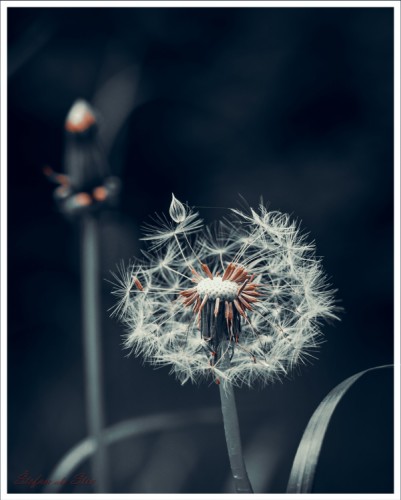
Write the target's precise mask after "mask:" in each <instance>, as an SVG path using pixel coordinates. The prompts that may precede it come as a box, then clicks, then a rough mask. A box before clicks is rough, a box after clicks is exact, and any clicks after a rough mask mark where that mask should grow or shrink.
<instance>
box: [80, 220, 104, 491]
mask: <svg viewBox="0 0 401 500" xmlns="http://www.w3.org/2000/svg"><path fill="white" fill-rule="evenodd" d="M81 265H82V305H83V329H84V355H85V378H86V411H87V425H88V433H89V437H90V438H92V439H93V442H94V443H95V446H96V451H95V453H94V455H93V458H92V474H93V479H94V480H95V483H94V488H95V491H96V493H106V492H107V491H108V486H109V485H108V483H109V481H108V467H107V454H106V451H107V450H106V445H105V442H104V437H103V435H102V431H103V428H104V414H103V397H102V376H101V373H102V363H101V348H100V333H101V328H100V306H99V304H100V294H99V291H100V283H99V279H100V276H99V228H98V221H97V220H96V218H95V216H93V215H91V214H85V215H84V216H83V220H82V256H81Z"/></svg>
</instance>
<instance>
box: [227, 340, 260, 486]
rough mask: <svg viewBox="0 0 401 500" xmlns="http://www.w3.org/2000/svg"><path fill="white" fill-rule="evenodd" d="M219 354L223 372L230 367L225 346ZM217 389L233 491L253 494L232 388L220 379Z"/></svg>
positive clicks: (228, 383)
mask: <svg viewBox="0 0 401 500" xmlns="http://www.w3.org/2000/svg"><path fill="white" fill-rule="evenodd" d="M221 352H222V358H221V360H220V368H221V369H222V370H224V369H226V368H228V367H229V366H230V357H229V352H228V349H227V348H226V346H225V345H222V346H221ZM219 389H220V399H221V412H222V414H223V423H224V433H225V436H226V443H227V451H228V457H229V459H230V466H231V472H232V475H233V478H234V486H235V490H236V492H237V493H253V490H252V486H251V483H250V481H249V478H248V473H247V471H246V468H245V462H244V458H243V455H242V446H241V436H240V429H239V422H238V414H237V407H236V404H235V396H234V388H233V386H232V385H231V383H230V382H228V381H227V380H224V379H223V378H222V380H220V385H219Z"/></svg>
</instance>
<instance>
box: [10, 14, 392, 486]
mask: <svg viewBox="0 0 401 500" xmlns="http://www.w3.org/2000/svg"><path fill="white" fill-rule="evenodd" d="M8 44H9V45H8V65H9V80H8V162H9V163H8V256H9V261H8V265H9V271H8V276H9V281H8V304H9V311H8V323H9V333H8V334H9V343H8V347H9V352H8V418H9V420H8V422H9V442H8V444H9V449H8V453H9V462H8V471H9V484H8V488H9V492H13V493H17V492H20V493H38V492H40V487H36V488H31V487H29V486H27V485H18V484H15V483H16V479H17V477H18V476H19V475H20V474H22V473H23V472H24V471H29V473H30V475H31V476H32V477H34V478H35V477H38V476H41V477H42V478H46V477H48V476H49V474H50V472H51V470H52V469H53V467H54V466H55V464H56V463H57V462H58V461H59V460H60V459H61V457H62V456H63V455H64V454H65V453H66V452H67V451H68V450H69V449H70V448H71V447H72V446H74V445H75V444H76V443H77V442H78V441H79V440H81V439H83V438H85V436H86V435H87V430H86V419H85V393H84V390H85V389H84V371H83V346H82V328H81V306H80V266H79V263H80V260H79V231H78V227H77V226H76V225H74V224H73V223H70V222H68V221H66V220H65V218H63V216H62V215H61V214H60V213H58V212H57V209H56V207H55V204H54V202H53V197H52V193H53V189H54V187H53V186H52V185H51V184H50V183H49V182H48V181H47V180H46V179H45V178H44V176H43V173H42V168H43V167H44V166H45V165H50V166H51V167H53V168H54V169H55V170H56V171H60V170H62V168H63V167H62V162H63V154H64V131H63V126H64V120H65V117H66V114H67V112H68V110H69V108H70V107H71V105H72V104H73V102H74V101H75V100H76V99H77V98H84V99H86V100H88V101H89V102H90V103H92V104H93V105H94V106H95V107H96V108H97V109H98V111H99V113H100V115H101V123H100V129H101V130H100V133H101V136H102V140H103V144H104V147H105V150H106V152H107V155H108V159H109V163H110V168H111V170H112V173H113V174H114V175H117V176H119V177H120V178H121V181H122V187H123V189H122V194H121V200H120V204H119V206H118V207H117V208H116V209H113V210H108V211H105V212H103V214H102V217H101V238H102V240H101V267H102V311H103V313H102V315H103V317H102V343H103V363H104V372H103V378H104V397H105V412H106V421H107V425H112V424H115V423H118V422H120V421H121V420H124V419H128V418H131V417H135V416H146V415H150V414H156V413H159V412H172V411H181V410H189V409H192V410H197V409H201V408H217V407H218V405H219V394H218V389H217V386H215V385H211V386H208V385H207V384H203V385H200V386H192V385H184V386H180V385H179V383H178V382H176V380H175V379H174V378H173V377H171V376H169V374H168V369H159V370H153V369H152V368H151V367H149V366H144V365H143V363H142V361H141V360H140V359H136V358H134V357H130V358H127V357H126V352H124V351H123V350H122V345H121V344H122V327H121V326H120V325H119V324H118V323H117V321H116V320H114V319H111V318H110V317H109V311H108V309H109V308H110V307H111V306H112V305H113V303H114V299H113V297H112V296H111V293H110V292H111V285H110V284H109V283H108V281H107V280H108V279H111V276H110V271H113V270H115V268H116V264H118V263H119V262H120V261H121V260H123V261H125V262H127V261H128V260H129V258H130V257H132V256H135V255H139V252H140V248H141V242H140V241H139V238H140V235H141V233H140V226H141V224H142V223H143V222H145V221H147V220H148V216H149V215H152V214H154V212H159V213H160V212H167V210H168V207H169V203H170V199H171V193H172V192H174V194H175V195H176V196H177V197H178V198H179V199H180V200H182V201H187V202H188V203H189V204H190V205H195V206H199V207H234V206H237V205H238V203H239V196H238V195H239V194H241V195H242V196H244V197H245V198H246V199H247V201H248V202H249V203H250V204H251V205H253V206H255V205H257V204H258V202H259V199H260V196H263V199H264V200H265V201H267V202H268V203H269V206H270V207H271V208H272V209H277V210H281V211H284V212H288V213H291V214H294V215H295V216H296V217H298V218H299V219H300V220H302V223H303V227H304V228H306V229H307V230H308V231H310V233H311V238H312V239H315V240H316V243H317V251H318V254H319V255H323V256H324V266H325V269H326V271H327V273H328V274H329V276H330V277H331V281H332V283H333V285H334V287H335V288H338V293H337V297H338V299H339V300H340V305H341V306H342V307H343V308H344V312H343V314H342V321H341V323H339V322H337V323H336V324H333V325H325V326H324V328H323V333H324V335H325V339H326V342H325V343H324V344H323V345H322V347H321V350H320V354H319V359H317V360H315V361H314V363H313V365H312V364H311V365H308V366H305V367H302V368H301V369H299V370H297V371H296V372H295V373H293V374H291V375H290V377H289V378H288V379H287V380H285V381H283V383H277V384H275V385H273V386H271V387H267V388H265V389H258V388H255V389H252V390H250V389H242V390H238V391H237V405H238V410H239V417H240V422H241V431H242V437H243V445H244V449H245V454H246V460H247V463H248V469H249V474H250V477H251V480H252V481H253V482H254V487H255V491H256V492H264V493H268V492H270V493H273V492H277V493H283V492H285V488H286V482H287V480H288V475H289V471H290V468H291V463H292V460H293V458H294V455H295V452H296V449H297V445H298V442H299V440H300V438H301V436H302V432H303V430H304V428H305V426H306V424H307V422H308V419H309V418H310V416H311V415H312V413H313V411H314V409H315V408H316V406H317V405H318V404H319V402H320V401H321V400H322V399H323V397H324V396H325V395H326V394H327V393H328V392H329V391H330V390H331V389H332V388H333V387H334V386H335V385H337V384H338V383H339V382H341V381H342V380H343V379H344V378H346V377H348V376H350V375H352V374H354V373H356V372H358V371H360V370H363V369H366V368H369V367H372V366H376V365H381V364H387V363H392V362H393V99H392V93H393V11H392V9H390V8H366V7H365V8H232V7H230V8H90V9H86V8H9V9H8ZM199 211H200V212H201V215H202V217H203V218H204V219H205V220H206V221H208V222H212V221H213V220H215V219H217V218H220V217H222V216H224V215H225V214H226V211H225V210H223V209H220V208H200V209H199ZM392 425H393V424H392V373H391V371H390V370H387V371H382V372H376V373H372V374H370V375H369V376H367V377H366V378H365V379H362V380H361V381H360V382H359V383H358V384H357V385H356V386H354V387H353V388H352V389H351V390H350V392H349V394H348V395H347V396H346V397H345V398H344V400H343V401H342V402H341V404H340V406H339V408H338V412H337V413H336V414H335V416H334V418H333V421H332V425H331V426H330V428H329V432H328V435H327V439H326V441H325V443H324V446H323V450H322V457H321V462H320V464H319V467H318V471H317V477H316V484H315V491H316V492H324V493H364V492H369V493H378V492H383V493H384V492H391V491H392V489H393V477H392V468H393V462H392V452H393V450H392V446H393V438H392ZM111 453H112V477H113V491H114V492H116V493H128V492H160V493H170V492H173V493H174V492H188V493H202V492H229V491H232V485H231V483H230V481H229V477H230V476H229V464H228V458H227V453H226V449H225V443H224V435H223V428H222V425H221V423H220V422H216V424H215V425H209V426H194V427H192V428H189V429H188V428H187V429H185V430H182V431H181V430H177V431H174V432H171V433H167V434H158V433H155V434H151V435H148V436H143V437H141V438H138V439H135V440H130V441H129V442H125V443H120V444H119V445H116V446H114V447H113V448H112V449H111ZM79 472H83V473H87V474H88V475H89V476H90V468H89V465H88V464H87V463H85V465H84V466H83V467H81V468H80V469H79ZM64 491H72V492H84V493H90V492H91V491H92V490H91V486H89V485H81V486H79V487H77V486H75V487H73V486H69V487H66V488H65V489H64Z"/></svg>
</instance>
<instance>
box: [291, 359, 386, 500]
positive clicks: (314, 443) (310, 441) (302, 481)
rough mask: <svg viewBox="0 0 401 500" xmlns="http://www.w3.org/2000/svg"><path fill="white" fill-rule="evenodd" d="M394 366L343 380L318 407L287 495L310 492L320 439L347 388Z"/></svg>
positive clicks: (301, 443)
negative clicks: (364, 376) (369, 375)
mask: <svg viewBox="0 0 401 500" xmlns="http://www.w3.org/2000/svg"><path fill="white" fill-rule="evenodd" d="M392 367H393V365H383V366H375V367H373V368H368V369H367V370H363V371H361V372H359V373H356V374H355V375H352V376H351V377H349V378H347V379H345V380H343V381H342V382H341V383H340V384H338V385H337V386H336V387H335V388H334V389H332V390H331V391H330V392H329V393H328V394H327V396H326V397H325V398H324V399H323V401H322V402H321V403H320V404H319V406H318V407H317V409H316V410H315V412H314V413H313V415H312V417H311V419H310V420H309V422H308V425H307V426H306V429H305V431H304V433H303V436H302V439H301V442H300V443H299V446H298V450H297V453H296V455H295V459H294V462H293V464H292V469H291V473H290V479H289V480H288V485H287V493H310V492H311V491H312V486H313V480H314V477H315V471H316V466H317V463H318V460H319V456H320V451H321V448H322V444H323V440H324V437H325V435H326V431H327V428H328V426H329V423H330V420H331V417H332V415H333V413H334V411H335V409H336V408H337V405H338V403H339V402H340V401H341V399H342V398H343V396H344V395H345V394H346V392H347V391H348V389H349V388H350V387H351V386H352V385H353V384H354V383H355V382H356V381H357V380H359V379H360V378H361V377H362V376H363V375H365V374H366V373H369V372H371V371H374V370H380V369H382V368H392Z"/></svg>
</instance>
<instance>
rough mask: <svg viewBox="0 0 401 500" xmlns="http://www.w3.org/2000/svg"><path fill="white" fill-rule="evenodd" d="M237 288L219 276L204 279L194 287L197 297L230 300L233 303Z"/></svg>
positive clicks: (235, 284)
mask: <svg viewBox="0 0 401 500" xmlns="http://www.w3.org/2000/svg"><path fill="white" fill-rule="evenodd" d="M238 289H239V286H238V285H237V283H235V282H234V281H230V280H225V281H223V279H222V278H221V277H220V276H216V277H214V278H213V279H211V278H204V279H203V280H202V281H200V282H199V283H198V285H197V287H196V290H197V292H198V294H199V296H200V297H201V298H202V299H203V297H204V296H205V295H207V296H208V298H209V299H211V300H213V299H217V298H219V299H221V300H231V301H233V300H234V299H235V298H236V297H237V294H238Z"/></svg>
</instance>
